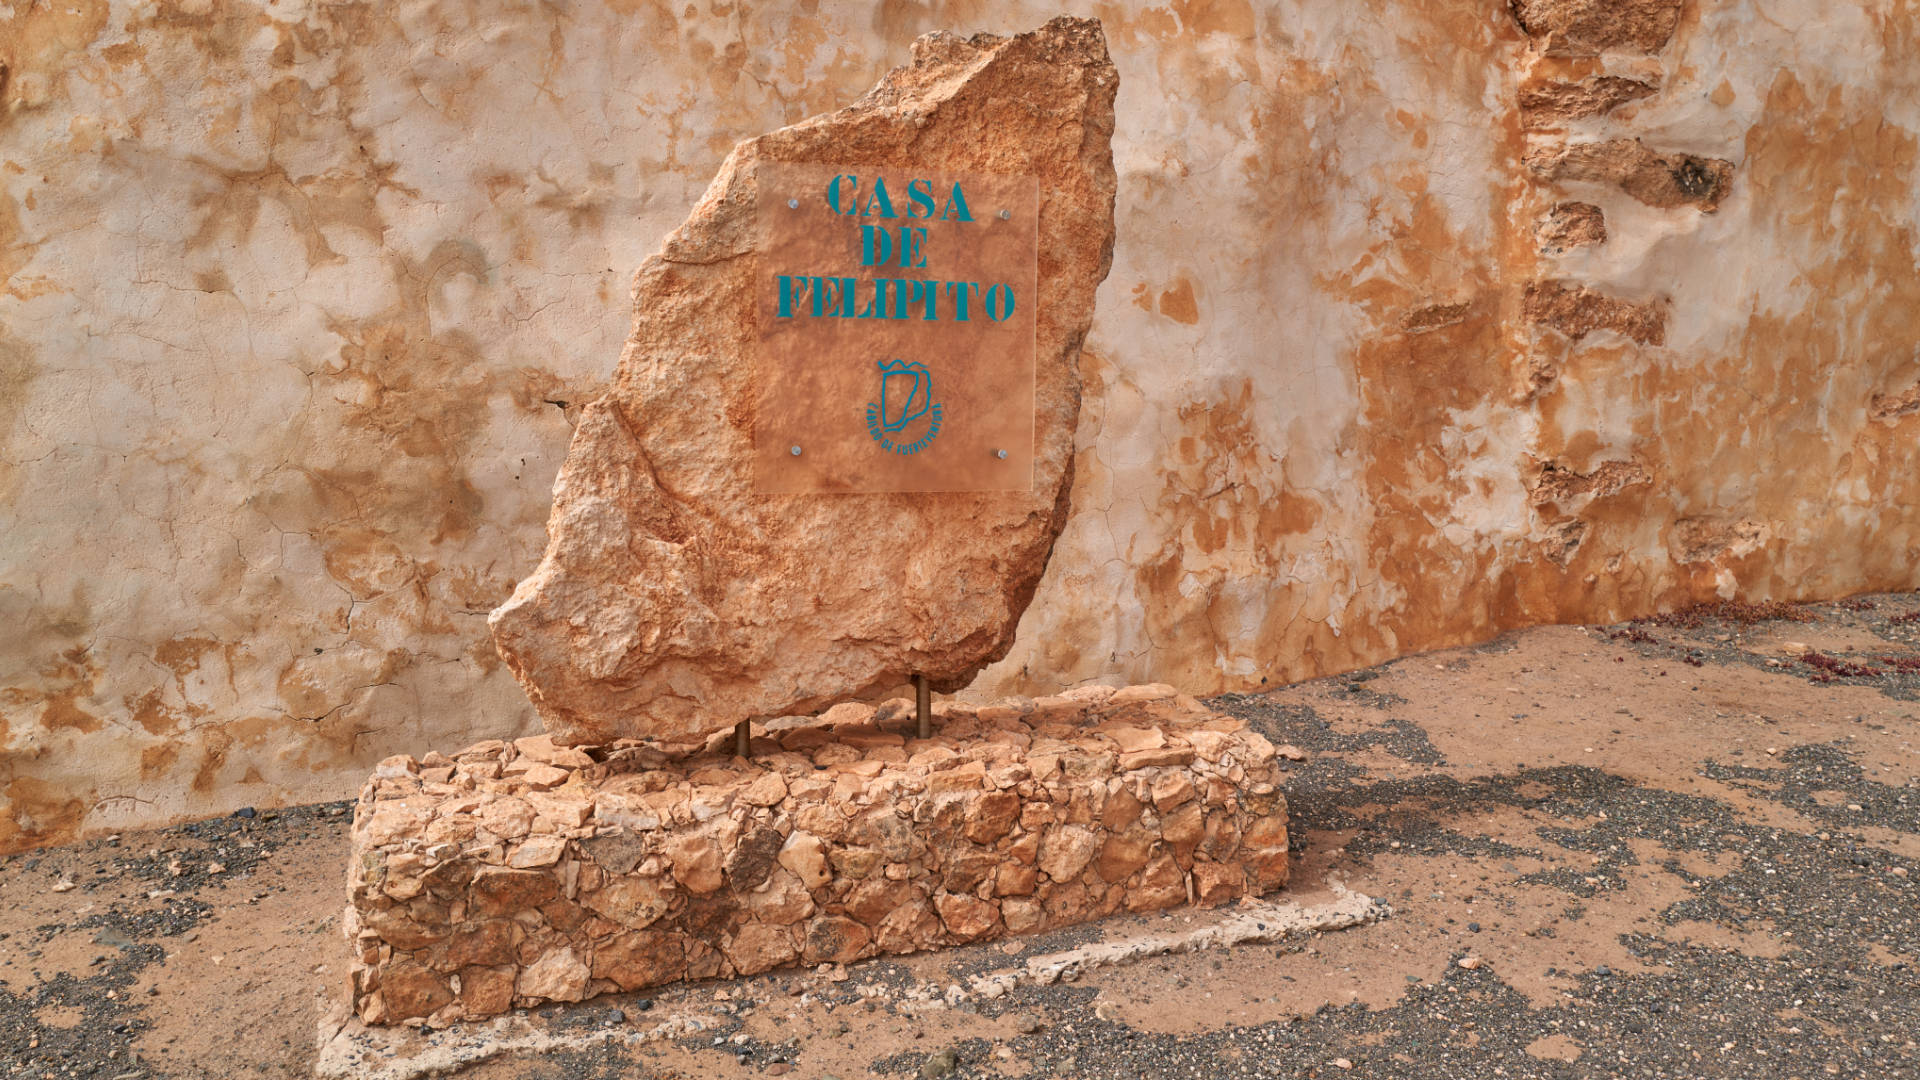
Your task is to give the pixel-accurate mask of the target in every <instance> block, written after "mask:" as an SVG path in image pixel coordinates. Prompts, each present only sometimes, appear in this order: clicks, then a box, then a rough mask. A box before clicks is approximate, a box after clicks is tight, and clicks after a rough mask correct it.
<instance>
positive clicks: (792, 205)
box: [787, 199, 800, 210]
mask: <svg viewBox="0 0 1920 1080" xmlns="http://www.w3.org/2000/svg"><path fill="white" fill-rule="evenodd" d="M787 209H789V210H798V209H800V200H799V199H788V200H787Z"/></svg>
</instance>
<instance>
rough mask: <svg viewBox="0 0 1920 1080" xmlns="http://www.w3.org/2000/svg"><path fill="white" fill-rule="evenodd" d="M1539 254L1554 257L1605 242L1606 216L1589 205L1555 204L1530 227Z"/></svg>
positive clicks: (1582, 203) (1575, 203)
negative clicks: (1538, 243)
mask: <svg viewBox="0 0 1920 1080" xmlns="http://www.w3.org/2000/svg"><path fill="white" fill-rule="evenodd" d="M1534 236H1535V237H1536V238H1537V239H1538V240H1539V241H1540V253H1541V254H1542V255H1558V254H1561V253H1562V252H1565V251H1567V250H1569V249H1572V248H1577V247H1585V246H1588V245H1591V244H1604V243H1606V242H1607V217H1606V215H1605V214H1604V213H1602V212H1601V210H1600V208H1599V207H1597V206H1595V205H1593V204H1592V203H1584V202H1563V203H1558V204H1556V205H1555V206H1554V207H1553V208H1552V209H1551V210H1548V211H1547V213H1546V215H1545V216H1544V217H1542V218H1541V219H1540V223H1539V224H1538V225H1536V226H1535V227H1534Z"/></svg>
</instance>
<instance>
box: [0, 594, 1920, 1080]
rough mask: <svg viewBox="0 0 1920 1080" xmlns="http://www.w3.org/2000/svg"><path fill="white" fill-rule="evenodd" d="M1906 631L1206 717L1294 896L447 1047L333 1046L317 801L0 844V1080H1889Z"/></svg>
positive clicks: (1901, 854) (1869, 621)
mask: <svg viewBox="0 0 1920 1080" xmlns="http://www.w3.org/2000/svg"><path fill="white" fill-rule="evenodd" d="M1915 611H1920V596H1916V595H1902V596H1879V597H1869V598H1858V599H1855V600H1851V601H1846V602H1842V603H1840V604H1829V605H1817V606H1811V607H1807V608H1804V609H1789V610H1785V611H1784V612H1762V611H1752V610H1741V611H1735V612H1731V613H1728V612H1723V613H1721V614H1719V615H1707V616H1701V617H1691V618H1681V619H1669V620H1665V621H1661V622H1647V623H1639V624H1631V625H1626V626H1619V627H1551V628H1545V629H1540V630H1534V631H1529V632H1526V633H1522V634H1516V635H1512V636H1509V637H1506V638H1503V639H1501V640H1499V641H1496V642H1493V643H1490V644H1487V645H1483V646H1479V647H1475V648H1469V649H1460V650H1454V651H1450V652H1443V653H1431V654H1425V655H1421V656H1415V657H1408V658H1405V659H1402V660H1400V661H1397V662H1395V663H1392V664H1389V665H1386V666H1384V667H1381V668H1376V669H1372V670H1369V671H1365V672H1359V673H1355V674H1351V675H1347V676H1343V677H1339V678H1334V679H1323V680H1319V681H1316V682H1312V683H1306V684H1302V685H1299V686H1294V687H1289V688H1286V689H1284V690H1281V691H1278V692H1275V693H1273V694H1269V695H1262V696H1257V697H1239V696H1230V697H1226V698H1221V699H1218V700H1217V701H1216V705H1217V706H1218V707H1219V708H1222V709H1224V710H1226V711H1229V712H1233V713H1236V714H1239V715H1243V716H1247V717H1250V718H1252V719H1254V720H1255V721H1256V722H1257V723H1258V724H1259V726H1260V727H1261V728H1262V730H1264V731H1265V732H1266V733H1267V734H1268V735H1269V736H1270V737H1272V738H1273V739H1274V740H1275V741H1276V742H1290V743H1293V744H1294V745H1296V746H1299V747H1302V748H1303V749H1305V750H1306V751H1307V752H1308V759H1307V760H1306V761H1304V762H1300V763H1297V764H1294V765H1293V766H1292V773H1291V776H1290V780H1289V784H1288V793H1289V799H1290V800H1291V804H1292V815H1293V824H1294V828H1295V845H1296V856H1297V862H1296V864H1295V868H1294V884H1293V886H1292V887H1291V888H1290V889H1289V890H1288V892H1287V893H1286V894H1284V895H1283V896H1281V897H1278V898H1275V899H1277V900H1281V901H1288V902H1290V903H1287V904H1282V905H1280V906H1276V907H1263V908H1249V909H1245V910H1237V909H1228V910H1226V911H1220V912H1198V913H1196V912H1181V913H1176V914H1174V915H1171V916H1167V917H1151V918H1142V919H1119V920H1114V921H1112V922H1109V923H1106V924H1102V925H1100V926H1097V927H1091V928H1081V929H1079V930H1076V931H1071V932H1066V933H1062V934H1056V935H1050V936H1048V937H1045V938H1036V939H1027V940H1025V941H1022V942H1021V943H1019V944H1020V951H1019V952H1018V953H1015V952H1013V951H1011V949H1010V948H1003V947H1002V946H1000V945H987V946H980V947H976V948H969V949H961V950H956V951H952V952H947V953H940V954H933V955H926V956H919V957H909V958H905V959H904V960H883V961H873V962H868V963H865V964H859V965H855V966H853V967H852V968H851V969H847V970H843V971H835V972H812V971H796V972H785V973H774V974H771V975H767V976H762V977H759V978H754V979H747V980H740V981H737V982H727V983H705V984H699V985H695V986H689V987H680V988H675V989H672V990H669V991H666V992H662V993H658V994H655V995H651V996H641V995H621V996H618V997H611V998H604V999H600V1000H596V1001H592V1002H587V1003H584V1004H582V1005H579V1006H575V1007H571V1008H565V1009H546V1010H541V1011H539V1012H537V1013H532V1014H522V1015H519V1016H516V1017H513V1018H509V1019H507V1020H504V1021H502V1022H500V1023H498V1024H494V1025H481V1026H478V1027H475V1028H470V1029H455V1030H451V1031H445V1032H407V1031H402V1032H398V1033H389V1034H379V1033H367V1032H364V1031H357V1030H355V1028H354V1027H353V1026H348V1027H347V1028H346V1029H345V1030H342V1028H341V1025H340V1023H339V1021H338V1019H337V1018H335V1019H329V1015H328V1014H329V1012H330V1011H332V1010H334V1009H336V1008H337V1002H338V1001H339V999H340V997H341V994H340V987H341V982H342V979H343V978H344V973H345V970H346V949H345V943H344V942H343V941H342V940H341V938H340V935H339V911H340V907H341V904H342V902H343V891H342V890H343V884H342V882H343V877H344V860H345V857H346V849H347V845H346V828H345V826H346V820H347V819H346V817H345V816H344V814H343V813H342V806H341V805H340V804H332V805H325V806H314V807H302V808H298V809H294V810H285V811H278V812H275V811H266V812H262V813H259V814H253V815H247V814H245V812H243V815H241V816H235V817H230V818H225V819H220V820H217V821H210V822H201V823H197V824H195V825H189V826H183V827H180V828H175V829H168V830H164V831H159V832H150V833H137V834H136V833H129V834H127V835H125V836H121V837H118V838H103V839H100V840H96V841H92V842H89V843H87V844H84V845H80V846H76V847H71V848H64V849H58V850H52V851H45V852H40V853H36V854H32V855H23V856H16V857H13V858H10V859H7V860H5V861H4V862H0V910H4V912H5V914H4V916H0V1077H3V1078H8V1080H10V1078H12V1077H69V1076H76V1077H99V1078H102V1080H138V1078H146V1077H162V1076H170V1077H203V1076H204V1077H293V1076H303V1077H304V1076H312V1075H314V1073H315V1071H316V1065H321V1066H323V1067H324V1068H325V1069H328V1070H332V1074H333V1075H366V1076H392V1077H402V1076H410V1075H419V1074H423V1073H424V1071H425V1070H427V1069H428V1068H431V1067H435V1066H452V1065H454V1064H456V1063H458V1062H459V1061H461V1060H462V1058H463V1055H465V1056H469V1057H471V1056H481V1060H478V1061H475V1062H472V1063H471V1064H467V1065H466V1066H465V1067H464V1068H463V1069H462V1070H461V1075H463V1076H472V1077H482V1078H499V1080H507V1078H515V1080H521V1078H535V1077H556V1078H557V1077H568V1078H572V1077H616V1076H617V1077H646V1078H653V1077H661V1078H666V1077H745V1076H760V1075H785V1076H792V1077H795V1078H800V1080H808V1078H823V1077H837V1078H839V1080H854V1078H856V1077H863V1076H872V1075H881V1076H907V1077H918V1076H925V1077H938V1076H942V1075H950V1076H955V1077H968V1076H980V1077H985V1076H996V1077H997V1076H1035V1077H1086V1078H1096V1077H1115V1078H1119V1077H1128V1078H1131V1077H1168V1078H1172V1077H1182V1078H1185V1077H1211V1076H1221V1077H1241V1076H1247V1077H1314V1076H1317V1077H1408V1078H1415V1077H1417V1078H1421V1080H1432V1078H1441V1077H1474V1078H1488V1077H1503V1078H1504V1077H1512V1078H1521V1077H1729V1078H1773V1077H1778V1078H1789V1077H1798V1078H1801V1080H1815V1078H1819V1077H1826V1076H1845V1077H1907V1076H1912V1077H1920V1048H1916V1045H1915V1039H1916V1037H1920V880H1917V879H1920V780H1916V775H1917V770H1920V756H1916V752H1915V751H1916V747H1917V746H1920V617H1917V618H1903V617H1904V616H1906V615H1908V614H1909V613H1911V612H1915ZM1782 613H1785V614H1790V615H1792V616H1793V618H1791V619H1787V618H1777V617H1776V618H1760V617H1759V616H1764V615H1770V614H1771V615H1779V614H1782ZM1729 615H1731V616H1733V617H1728V616H1729ZM1810 653H1811V654H1813V655H1812V658H1811V659H1808V658H1807V657H1808V656H1809V654H1810ZM1356 893H1357V894H1363V895H1364V898H1371V901H1372V902H1371V903H1370V904H1369V903H1367V902H1366V900H1365V899H1362V900H1360V901H1359V903H1360V905H1361V907H1363V908H1364V909H1365V910H1366V911H1367V913H1368V914H1367V917H1366V919H1365V920H1363V921H1362V924H1361V925H1358V926H1355V927H1353V928H1350V929H1344V930H1330V929H1315V927H1318V926H1323V925H1332V923H1333V922H1335V921H1337V920H1330V919H1327V918H1324V916H1325V915H1326V913H1328V912H1330V911H1334V910H1335V909H1337V908H1339V906H1340V905H1341V904H1346V905H1348V906H1349V908H1350V907H1351V906H1352V905H1353V903H1355V900H1354V895H1353V894H1356ZM1234 919H1240V920H1243V921H1242V922H1241V923H1237V924H1236V923H1233V922H1232V920H1234ZM1286 920H1291V921H1286ZM1349 921H1351V920H1349ZM1235 925H1238V926H1241V927H1242V928H1243V929H1244V928H1245V926H1247V925H1258V926H1259V927H1260V931H1259V932H1258V933H1255V932H1253V931H1251V930H1248V931H1247V934H1246V935H1244V936H1247V937H1249V938H1250V940H1246V941H1243V942H1241V943H1238V944H1232V945H1228V946H1225V947H1216V948H1204V949H1192V950H1191V951H1180V952H1171V953H1162V954H1160V955H1155V956H1149V957H1147V958H1143V959H1136V960H1133V961H1131V962H1126V963H1120V964H1114V965H1109V966H1094V965H1085V966H1084V970H1071V971H1068V972H1067V974H1066V977H1065V978H1062V979H1060V980H1058V981H1055V982H1051V983H1041V984H1035V981H1034V980H1032V979H1026V980H1024V981H1023V980H1021V979H1019V978H1016V976H1018V975H1019V974H1020V973H1021V972H1024V971H1026V970H1027V968H1028V966H1029V961H1031V960H1032V959H1033V958H1034V957H1037V956H1050V955H1056V954H1065V955H1075V954H1073V953H1072V950H1075V949H1087V948H1093V947H1099V946H1101V945H1102V944H1107V945H1111V944H1113V943H1116V942H1119V943H1124V942H1130V941H1136V940H1144V939H1148V938H1158V939H1160V940H1161V941H1162V942H1163V944H1164V943H1168V942H1171V943H1174V944H1176V945H1180V947H1181V948H1186V946H1187V945H1191V944H1192V943H1193V935H1194V934H1196V933H1202V932H1204V933H1218V932H1220V930H1221V928H1223V927H1229V928H1230V927H1231V926H1235ZM1182 942H1184V943H1185V944H1184V945H1181V944H1180V943H1182ZM1035 966H1038V965H1035ZM996 978H997V979H999V980H1000V981H1001V982H1007V983H1013V984H1015V985H1013V986H1012V988H1011V989H1010V990H1008V991H1007V992H1005V993H1004V994H1001V995H1000V996H997V997H990V996H987V995H986V994H984V993H982V992H980V987H982V986H984V985H986V984H987V983H989V982H992V981H994V980H995V979H996ZM982 980H984V981H982Z"/></svg>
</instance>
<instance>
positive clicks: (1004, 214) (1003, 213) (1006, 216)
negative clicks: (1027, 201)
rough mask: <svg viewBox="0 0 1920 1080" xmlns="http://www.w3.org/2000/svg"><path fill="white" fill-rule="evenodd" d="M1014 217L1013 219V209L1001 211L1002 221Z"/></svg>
mask: <svg viewBox="0 0 1920 1080" xmlns="http://www.w3.org/2000/svg"><path fill="white" fill-rule="evenodd" d="M1012 219H1013V211H1011V210H1002V211H1000V220H1001V221H1011V220H1012Z"/></svg>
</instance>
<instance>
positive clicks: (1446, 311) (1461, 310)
mask: <svg viewBox="0 0 1920 1080" xmlns="http://www.w3.org/2000/svg"><path fill="white" fill-rule="evenodd" d="M1472 310H1473V301H1471V300H1460V301H1456V302H1454V303H1450V304H1428V305H1426V306H1424V307H1417V308H1414V309H1413V310H1412V311H1409V312H1407V313H1406V314H1405V315H1403V316H1401V317H1400V328H1401V329H1402V330H1405V331H1406V332H1407V333H1409V334H1425V333H1428V332H1430V331H1433V330H1439V329H1442V328H1444V327H1448V326H1457V325H1459V324H1460V323H1463V322H1465V321H1466V320H1467V313H1468V312H1470V311H1472Z"/></svg>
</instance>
